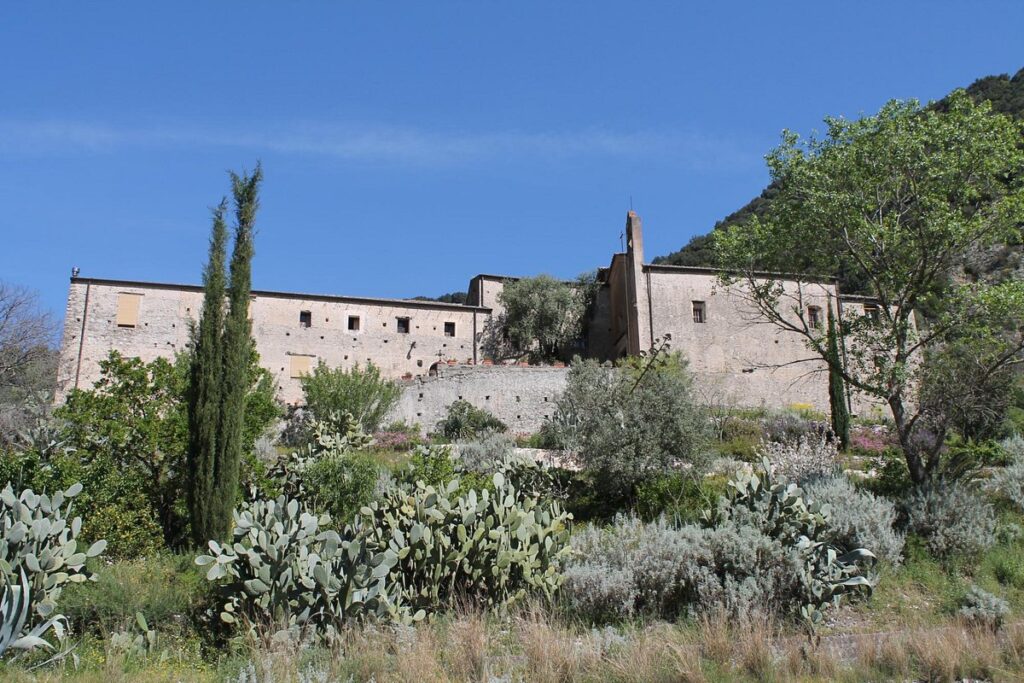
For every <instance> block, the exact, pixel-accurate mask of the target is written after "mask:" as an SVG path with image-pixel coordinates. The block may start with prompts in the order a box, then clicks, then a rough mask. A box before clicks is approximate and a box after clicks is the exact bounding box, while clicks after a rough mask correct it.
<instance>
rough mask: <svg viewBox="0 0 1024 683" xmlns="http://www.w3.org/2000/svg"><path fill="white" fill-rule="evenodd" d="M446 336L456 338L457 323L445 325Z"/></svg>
mask: <svg viewBox="0 0 1024 683" xmlns="http://www.w3.org/2000/svg"><path fill="white" fill-rule="evenodd" d="M444 336H446V337H454V336H455V323H445V324H444Z"/></svg>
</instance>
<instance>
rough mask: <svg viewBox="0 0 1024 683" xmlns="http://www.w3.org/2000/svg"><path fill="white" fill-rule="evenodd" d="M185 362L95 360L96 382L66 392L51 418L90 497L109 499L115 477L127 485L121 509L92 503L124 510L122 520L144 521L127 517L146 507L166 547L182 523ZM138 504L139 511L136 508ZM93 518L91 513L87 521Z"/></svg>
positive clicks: (113, 355) (180, 532) (114, 353)
mask: <svg viewBox="0 0 1024 683" xmlns="http://www.w3.org/2000/svg"><path fill="white" fill-rule="evenodd" d="M185 362H186V361H185V359H184V358H182V357H180V356H179V358H178V360H177V361H176V362H175V363H171V362H170V361H168V360H167V359H165V358H157V359H155V360H153V361H151V362H149V363H144V362H142V361H141V360H140V359H138V358H126V357H124V356H121V355H120V354H119V353H118V352H117V351H111V352H110V355H109V356H108V357H107V358H106V359H104V360H102V361H100V372H101V375H100V379H99V381H97V382H96V384H95V385H94V386H93V388H92V389H89V390H80V389H76V390H73V391H71V392H70V394H69V395H68V398H67V401H66V402H65V404H64V405H63V406H61V407H60V408H58V409H57V411H56V413H55V415H56V417H57V418H58V419H59V420H61V421H62V423H63V424H62V431H63V433H64V435H65V439H66V446H67V448H69V449H74V455H75V456H76V457H77V458H78V459H79V460H80V461H81V462H82V469H83V470H89V471H90V472H89V474H91V475H92V476H90V477H88V479H89V480H85V479H83V482H84V483H85V484H87V485H88V492H89V494H90V495H92V496H95V497H97V498H98V499H105V498H108V497H107V496H105V495H104V494H105V492H106V488H107V487H110V486H113V487H114V488H115V490H117V489H118V488H120V487H119V486H118V482H117V481H116V477H118V476H123V477H125V478H126V479H127V480H128V481H129V482H130V488H129V489H128V490H122V491H118V494H121V495H126V498H125V502H126V504H125V505H118V501H117V500H110V499H106V500H98V501H97V507H103V508H107V512H110V511H111V510H114V509H116V508H122V510H121V511H118V515H119V516H120V517H125V516H128V517H133V518H135V519H142V518H145V517H146V516H148V515H146V514H145V512H144V511H140V512H139V513H134V514H133V512H131V511H133V510H139V508H140V507H141V508H145V507H147V506H148V507H149V508H150V509H151V510H152V513H151V515H152V517H155V519H156V520H157V523H158V525H159V526H160V527H161V528H162V529H164V531H165V536H164V541H165V542H166V543H168V544H175V543H177V542H179V541H180V540H181V537H182V535H183V529H184V527H185V525H186V521H185V520H184V519H183V518H182V517H181V516H180V511H179V510H178V509H177V507H176V506H177V501H178V498H179V497H180V496H181V492H182V490H183V486H184V476H185V474H184V472H183V469H184V468H183V464H184V463H183V460H184V452H185V444H186V442H187V439H188V435H187V434H188V432H187V430H188V425H187V419H186V416H185V410H184V404H183V402H182V397H183V395H184V393H185V384H186V380H185V375H184V364H185ZM82 474H83V475H85V474H86V472H83V473H82ZM140 499H141V501H140V502H142V501H144V502H142V505H141V506H140V505H136V504H134V501H139V500H140ZM147 504H148V505H147ZM95 512H96V510H89V514H88V515H87V519H88V520H89V521H90V522H92V521H94V519H93V517H94V514H95ZM150 524H152V521H150ZM111 526H114V524H113V523H111ZM112 540H113V539H112ZM114 548H117V546H116V545H115V546H114ZM114 548H112V550H113V549H114ZM125 550H126V551H127V550H129V549H128V548H126V549H125ZM118 552H120V551H118Z"/></svg>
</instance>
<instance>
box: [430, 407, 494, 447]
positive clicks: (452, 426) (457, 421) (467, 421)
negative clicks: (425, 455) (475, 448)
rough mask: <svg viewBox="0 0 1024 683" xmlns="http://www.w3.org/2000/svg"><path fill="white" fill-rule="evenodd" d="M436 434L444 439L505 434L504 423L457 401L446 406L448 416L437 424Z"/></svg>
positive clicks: (481, 410) (481, 409)
mask: <svg viewBox="0 0 1024 683" xmlns="http://www.w3.org/2000/svg"><path fill="white" fill-rule="evenodd" d="M435 429H436V431H437V433H438V434H441V435H442V436H444V437H445V438H446V439H453V440H454V439H460V440H464V439H472V438H475V437H477V436H481V435H483V434H485V433H487V432H505V431H508V427H507V426H506V425H505V423H504V422H502V421H501V420H499V419H498V418H496V417H494V415H491V414H490V413H489V412H487V411H486V410H484V409H483V408H477V407H476V406H474V405H473V404H472V403H470V402H469V401H463V400H461V399H460V400H458V401H455V402H453V403H452V404H451V405H450V406H448V415H446V416H445V418H444V419H443V420H441V421H440V422H438V423H437V427H436V428H435Z"/></svg>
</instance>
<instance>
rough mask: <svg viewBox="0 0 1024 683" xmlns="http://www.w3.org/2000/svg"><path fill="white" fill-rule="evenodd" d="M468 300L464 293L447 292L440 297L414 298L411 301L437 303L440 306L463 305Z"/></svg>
mask: <svg viewBox="0 0 1024 683" xmlns="http://www.w3.org/2000/svg"><path fill="white" fill-rule="evenodd" d="M468 299H469V295H468V294H467V293H466V292H448V293H447V294H442V295H441V296H414V297H413V301H439V302H440V303H442V304H464V303H466V301H467V300H468Z"/></svg>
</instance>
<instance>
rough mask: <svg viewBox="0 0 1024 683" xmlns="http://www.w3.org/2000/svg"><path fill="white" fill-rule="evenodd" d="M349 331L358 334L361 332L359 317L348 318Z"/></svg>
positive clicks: (351, 316)
mask: <svg viewBox="0 0 1024 683" xmlns="http://www.w3.org/2000/svg"><path fill="white" fill-rule="evenodd" d="M348 329H349V330H350V331H352V332H358V331H359V316H358V315H350V316H349V317H348Z"/></svg>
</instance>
